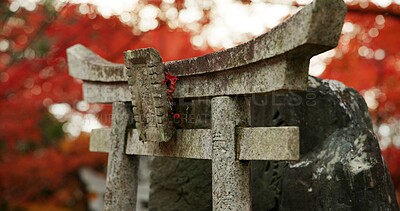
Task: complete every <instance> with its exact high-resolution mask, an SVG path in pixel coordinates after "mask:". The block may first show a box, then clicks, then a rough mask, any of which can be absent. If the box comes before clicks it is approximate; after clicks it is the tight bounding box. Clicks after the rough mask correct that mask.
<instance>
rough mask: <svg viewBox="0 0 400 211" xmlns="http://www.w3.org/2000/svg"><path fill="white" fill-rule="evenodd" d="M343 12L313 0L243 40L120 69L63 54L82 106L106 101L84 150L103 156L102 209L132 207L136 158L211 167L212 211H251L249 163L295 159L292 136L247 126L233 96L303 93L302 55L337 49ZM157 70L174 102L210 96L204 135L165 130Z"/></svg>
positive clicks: (143, 57) (330, 2)
mask: <svg viewBox="0 0 400 211" xmlns="http://www.w3.org/2000/svg"><path fill="white" fill-rule="evenodd" d="M345 13H346V5H345V4H344V3H343V1H342V0H315V1H314V2H313V3H311V4H309V5H307V6H305V7H304V8H303V9H302V10H300V11H299V12H298V13H297V14H295V15H293V16H292V17H291V18H290V19H288V20H287V21H286V22H284V23H282V24H281V25H279V26H277V27H276V28H273V29H272V30H271V31H270V32H268V33H266V34H264V35H261V36H260V37H257V38H256V39H253V40H251V41H249V42H247V43H244V44H242V45H239V46H236V47H234V48H230V49H227V50H223V51H219V52H216V53H213V54H209V55H205V56H202V57H197V58H192V59H187V60H180V61H173V62H167V63H163V62H162V59H161V56H160V55H159V54H158V52H157V51H156V50H154V49H151V48H147V49H139V50H134V51H126V52H125V64H114V63H110V62H108V61H105V60H104V59H102V58H100V57H99V56H97V55H95V54H93V53H92V52H91V51H89V50H88V49H86V48H85V47H83V46H82V45H75V46H73V47H71V48H69V49H68V50H67V52H68V65H69V68H70V75H71V76H73V77H75V78H78V79H82V80H83V92H84V99H85V100H86V101H88V102H91V103H113V111H112V112H113V113H112V115H113V116H112V127H111V129H98V130H93V131H92V134H91V143H90V148H91V150H92V151H101V152H109V153H110V155H109V169H108V173H107V174H108V175H107V191H106V198H105V209H106V210H134V209H135V203H136V188H137V186H136V185H137V181H136V179H137V178H136V177H137V175H136V174H137V156H138V155H151V156H170V157H181V158H194V159H210V160H212V174H213V178H212V181H213V183H212V186H213V210H218V211H219V210H251V197H250V190H249V162H248V161H250V160H297V159H299V156H300V152H299V129H298V128H297V127H290V126H289V127H249V122H250V121H249V118H250V117H249V116H250V115H249V114H250V109H251V108H250V103H249V102H248V101H246V100H242V99H243V98H236V99H234V98H233V97H232V96H249V95H253V94H260V93H269V92H276V91H287V90H305V89H306V88H307V75H308V65H309V60H310V58H311V57H312V56H314V55H316V54H319V53H321V52H324V51H326V50H329V49H331V48H333V47H335V46H336V45H337V42H338V39H339V36H340V32H341V27H342V24H343V19H344V15H345ZM165 71H169V72H170V73H171V74H172V75H176V76H178V77H179V81H178V82H177V87H176V90H175V92H174V94H173V98H174V99H182V98H189V99H194V98H196V99H198V98H211V128H209V129H178V130H177V129H175V128H174V126H173V124H172V119H171V116H170V115H169V114H170V106H169V103H168V99H167V98H168V97H167V92H166V87H165V85H163V84H162V81H163V80H164V73H165ZM204 84H206V85H204ZM132 123H135V124H132Z"/></svg>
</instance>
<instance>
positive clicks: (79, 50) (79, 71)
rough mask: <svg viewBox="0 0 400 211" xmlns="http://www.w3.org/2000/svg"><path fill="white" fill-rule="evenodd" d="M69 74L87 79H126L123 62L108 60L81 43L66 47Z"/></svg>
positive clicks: (104, 80) (111, 80)
mask: <svg viewBox="0 0 400 211" xmlns="http://www.w3.org/2000/svg"><path fill="white" fill-rule="evenodd" d="M67 56H68V67H69V74H70V75H71V76H72V77H74V78H79V79H82V80H87V81H103V82H118V81H126V80H127V75H126V71H124V65H123V64H115V63H112V62H109V61H107V60H105V59H103V58H101V57H100V56H98V55H96V54H94V53H93V52H92V51H90V50H89V49H87V48H85V47H84V46H83V45H81V44H77V45H74V46H72V47H70V48H68V49H67Z"/></svg>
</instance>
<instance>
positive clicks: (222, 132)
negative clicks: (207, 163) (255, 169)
mask: <svg viewBox="0 0 400 211" xmlns="http://www.w3.org/2000/svg"><path fill="white" fill-rule="evenodd" d="M238 109H239V106H238V105H237V104H236V102H235V101H233V100H232V99H231V98H230V97H215V98H212V99H211V130H212V163H211V166H212V187H213V188H212V196H213V200H212V201H213V203H212V204H213V206H212V208H213V210H214V211H223V210H243V211H250V210H251V198H250V180H249V179H250V171H249V170H250V165H249V164H250V163H249V162H246V161H243V162H241V161H239V160H237V159H236V143H235V127H236V125H237V124H238V123H239V121H240V120H241V119H242V117H241V116H240V115H238V113H240V112H239V110H238Z"/></svg>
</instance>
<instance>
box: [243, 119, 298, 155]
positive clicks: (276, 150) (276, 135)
mask: <svg viewBox="0 0 400 211" xmlns="http://www.w3.org/2000/svg"><path fill="white" fill-rule="evenodd" d="M236 133H237V135H236V138H237V142H238V145H237V146H238V151H239V153H238V154H239V160H298V159H299V156H300V153H299V151H300V146H299V144H300V143H299V128H298V127H254V128H251V127H249V128H240V129H237V130H236Z"/></svg>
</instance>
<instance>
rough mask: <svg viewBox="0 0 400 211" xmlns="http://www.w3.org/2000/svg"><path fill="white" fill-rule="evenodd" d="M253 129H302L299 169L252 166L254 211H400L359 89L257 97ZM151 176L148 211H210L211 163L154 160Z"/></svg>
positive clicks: (315, 82) (337, 86) (332, 86)
mask: <svg viewBox="0 0 400 211" xmlns="http://www.w3.org/2000/svg"><path fill="white" fill-rule="evenodd" d="M205 105H207V104H205ZM251 124H252V126H283V125H296V126H299V127H300V136H301V140H300V141H301V142H300V152H301V159H300V161H298V162H286V161H277V162H273V161H253V162H252V164H251V165H252V166H251V177H252V180H251V182H252V184H251V186H252V198H253V202H252V204H253V210H398V205H397V202H396V197H395V193H394V189H393V185H392V182H391V179H390V176H389V173H388V171H387V168H386V165H385V163H384V160H383V159H382V156H381V152H380V149H379V145H378V140H377V138H376V136H375V135H374V133H373V130H372V124H371V119H370V117H369V113H368V108H367V106H366V104H365V102H364V100H363V98H362V97H361V95H360V94H359V93H358V92H357V91H355V90H354V89H351V88H347V87H345V86H344V85H343V84H342V83H340V82H337V81H332V80H321V79H317V78H314V77H309V87H308V90H307V91H306V92H285V93H275V94H271V95H262V96H259V95H258V96H253V97H252V122H251ZM206 125H207V124H206ZM152 171H153V172H152V185H151V195H150V201H149V205H150V210H154V211H161V210H211V204H212V203H211V163H210V162H209V161H201V160H196V161H193V160H181V159H165V158H156V159H155V160H154V162H153V169H152Z"/></svg>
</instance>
